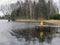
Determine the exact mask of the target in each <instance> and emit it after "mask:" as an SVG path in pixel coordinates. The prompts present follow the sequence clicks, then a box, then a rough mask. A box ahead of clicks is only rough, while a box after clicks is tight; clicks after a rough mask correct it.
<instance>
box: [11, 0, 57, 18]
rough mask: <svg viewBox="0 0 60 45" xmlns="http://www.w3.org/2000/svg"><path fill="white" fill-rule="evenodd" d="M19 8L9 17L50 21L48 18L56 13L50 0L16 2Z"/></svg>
mask: <svg viewBox="0 0 60 45" xmlns="http://www.w3.org/2000/svg"><path fill="white" fill-rule="evenodd" d="M17 3H18V4H19V8H18V9H15V10H13V11H12V13H11V16H14V17H15V18H21V19H50V16H51V15H52V14H54V13H56V12H57V11H58V9H57V10H56V7H55V6H56V5H55V6H54V5H53V3H52V0H49V1H48V2H46V0H38V2H36V1H31V0H25V2H23V1H21V0H20V1H18V2H17Z"/></svg>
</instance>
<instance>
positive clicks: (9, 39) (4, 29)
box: [0, 20, 60, 45]
mask: <svg viewBox="0 0 60 45" xmlns="http://www.w3.org/2000/svg"><path fill="white" fill-rule="evenodd" d="M24 25H25V26H24ZM26 25H27V24H26V23H19V22H8V21H7V20H0V45H60V37H54V38H53V39H52V42H51V44H50V43H47V42H43V43H39V39H37V38H36V37H35V41H33V38H31V40H30V41H26V39H25V38H24V37H23V36H21V35H19V36H20V38H18V39H17V38H16V36H12V35H11V34H10V32H12V31H11V30H16V29H21V28H25V27H31V26H26ZM28 25H36V23H34V24H33V23H32V24H28ZM12 33H13V32H12Z"/></svg>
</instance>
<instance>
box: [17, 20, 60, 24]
mask: <svg viewBox="0 0 60 45" xmlns="http://www.w3.org/2000/svg"><path fill="white" fill-rule="evenodd" d="M16 21H20V22H40V21H44V22H48V23H52V24H60V20H34V19H33V20H29V19H16Z"/></svg>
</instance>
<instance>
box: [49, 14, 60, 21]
mask: <svg viewBox="0 0 60 45" xmlns="http://www.w3.org/2000/svg"><path fill="white" fill-rule="evenodd" d="M50 19H55V20H60V14H53V15H50Z"/></svg>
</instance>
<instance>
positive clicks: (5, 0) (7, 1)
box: [0, 0, 59, 16]
mask: <svg viewBox="0 0 60 45" xmlns="http://www.w3.org/2000/svg"><path fill="white" fill-rule="evenodd" d="M16 1H17V0H0V5H5V4H11V3H15V2H16ZM53 2H54V3H56V4H57V5H58V8H59V0H53ZM0 16H3V14H2V12H1V11H0Z"/></svg>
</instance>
